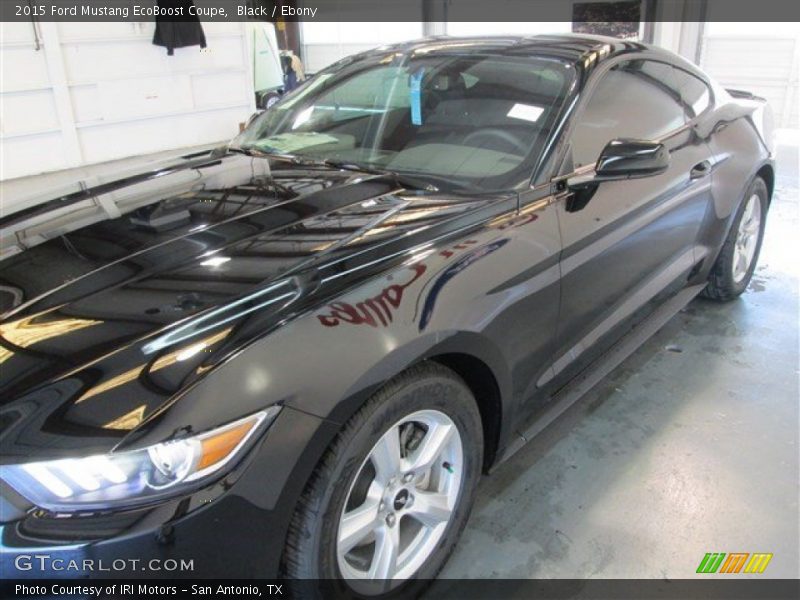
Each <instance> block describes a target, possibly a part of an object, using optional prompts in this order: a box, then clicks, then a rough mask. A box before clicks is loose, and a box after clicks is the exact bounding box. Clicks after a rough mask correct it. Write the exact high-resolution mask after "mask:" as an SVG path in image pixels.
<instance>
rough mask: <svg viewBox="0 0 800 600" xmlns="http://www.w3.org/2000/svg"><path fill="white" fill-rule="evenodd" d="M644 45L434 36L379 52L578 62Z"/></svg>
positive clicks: (576, 37) (568, 38)
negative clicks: (552, 58) (558, 57)
mask: <svg viewBox="0 0 800 600" xmlns="http://www.w3.org/2000/svg"><path fill="white" fill-rule="evenodd" d="M646 48H648V47H647V46H646V45H645V44H642V43H640V42H635V41H631V40H621V39H618V38H612V37H606V36H601V35H587V34H567V33H564V34H553V35H532V36H519V35H497V36H471V37H467V36H462V37H450V36H433V37H428V38H423V39H420V40H414V41H410V42H402V43H399V44H393V45H391V46H384V47H382V48H380V50H394V51H397V52H418V53H425V54H434V53H439V52H441V53H445V54H449V53H452V52H453V51H463V52H464V53H469V52H475V51H477V52H481V51H490V52H495V53H498V54H513V55H522V56H525V55H527V56H537V55H541V54H547V55H553V54H556V55H561V56H563V57H564V58H566V59H571V60H573V61H578V60H580V59H581V58H583V57H584V56H585V55H587V54H589V53H591V52H596V51H598V50H601V49H605V54H607V55H613V54H618V53H620V52H623V51H634V50H644V49H646Z"/></svg>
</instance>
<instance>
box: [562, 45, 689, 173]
mask: <svg viewBox="0 0 800 600" xmlns="http://www.w3.org/2000/svg"><path fill="white" fill-rule="evenodd" d="M685 122H686V116H685V114H684V110H683V107H682V106H681V95H680V91H679V89H678V82H677V79H676V77H675V69H673V67H671V66H670V65H668V64H666V63H661V62H657V61H650V60H632V61H627V62H624V63H621V64H619V65H617V66H616V67H614V68H613V69H611V70H610V71H608V72H607V73H606V74H605V75H604V76H603V79H602V80H601V81H600V82H599V84H598V85H597V87H596V88H595V89H594V91H593V92H592V95H591V97H590V98H589V102H588V104H587V105H586V108H585V109H584V111H583V113H582V114H581V115H580V116H579V121H578V124H577V126H576V127H575V130H574V133H573V137H572V146H571V147H572V160H573V164H574V166H575V167H579V166H582V165H587V164H593V163H595V162H596V161H597V159H598V157H599V156H600V152H601V151H602V150H603V148H604V147H605V145H606V144H607V143H608V142H610V141H611V140H613V139H616V138H637V139H647V140H650V139H657V138H659V137H661V136H663V135H665V134H667V133H669V132H670V131H672V130H674V129H677V128H678V127H680V126H682V125H683V124H684V123H685Z"/></svg>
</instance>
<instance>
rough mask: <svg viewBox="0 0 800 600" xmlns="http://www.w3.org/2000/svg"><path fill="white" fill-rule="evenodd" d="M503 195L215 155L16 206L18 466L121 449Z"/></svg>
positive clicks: (9, 271)
mask: <svg viewBox="0 0 800 600" xmlns="http://www.w3.org/2000/svg"><path fill="white" fill-rule="evenodd" d="M492 200H496V198H481V199H475V198H465V197H453V196H449V197H448V196H447V195H441V194H433V193H423V192H415V191H409V190H405V189H402V188H401V187H399V186H398V184H397V183H396V182H395V181H394V180H393V179H392V178H391V177H386V176H376V175H370V174H367V173H360V172H353V171H344V170H337V169H331V168H326V167H316V166H303V165H299V164H294V163H291V162H287V161H285V160H277V159H267V158H260V157H250V156H245V155H241V154H231V153H225V152H210V153H205V154H201V155H200V156H194V157H189V158H183V159H180V160H178V161H172V162H167V163H163V164H153V168H151V169H150V170H148V171H147V172H142V173H136V174H133V175H130V176H128V177H125V178H123V179H119V180H115V181H111V182H109V183H105V184H102V185H100V186H97V187H95V188H91V189H86V190H82V191H80V192H76V193H72V194H66V195H61V196H57V197H51V198H48V197H44V198H41V199H40V200H39V201H37V202H36V203H34V204H33V206H31V207H30V208H26V209H25V210H22V211H19V212H16V213H13V214H11V215H8V216H5V217H4V218H3V219H2V221H0V227H2V232H3V233H2V256H3V259H2V261H0V286H1V287H0V310H2V313H3V317H2V321H1V322H0V370H1V371H2V382H1V383H0V398H1V399H2V400H0V402H2V405H0V455H2V460H3V461H6V462H8V461H14V460H16V459H19V458H20V457H25V458H26V459H28V460H30V459H31V458H32V457H34V456H36V455H42V456H48V457H51V456H61V455H70V454H74V453H75V451H76V449H80V452H81V453H87V452H90V451H107V450H108V449H110V448H113V446H114V445H115V444H116V443H118V442H119V440H120V439H121V438H122V437H124V435H126V434H127V433H129V432H130V431H131V430H133V429H135V428H137V427H138V426H139V425H141V424H142V423H143V422H145V421H146V420H147V419H148V418H149V417H150V416H151V415H153V414H154V413H155V412H156V411H158V409H159V408H160V407H162V406H164V405H165V404H166V403H168V402H170V401H171V400H172V399H174V398H175V397H176V396H177V395H179V393H180V392H181V391H182V390H185V389H186V388H187V387H188V386H190V385H192V384H193V383H194V382H196V381H197V379H198V378H200V377H203V376H204V375H205V374H206V373H207V372H209V371H211V370H213V368H214V367H215V366H217V365H219V364H221V363H222V362H223V361H224V360H226V359H227V358H228V357H230V356H231V355H232V354H233V353H234V352H235V351H237V350H238V349H241V348H242V347H243V345H245V344H246V343H248V342H249V341H251V340H252V339H255V338H257V337H260V336H263V335H264V334H265V332H268V331H269V330H270V328H271V327H275V326H277V324H278V323H280V322H285V321H286V320H287V319H288V318H289V317H290V316H291V315H292V314H299V313H300V312H302V311H303V310H308V308H309V307H313V306H314V305H315V303H318V302H321V301H322V300H324V299H325V298H329V297H330V295H331V294H334V293H336V290H337V289H338V290H341V289H342V288H343V287H346V286H347V285H348V281H350V283H349V284H350V285H352V284H353V281H355V279H357V278H358V277H364V276H367V275H368V274H369V272H370V271H369V269H361V268H360V267H359V265H366V264H374V263H375V262H376V257H379V258H380V261H383V260H389V259H391V257H392V256H399V255H400V254H401V253H402V252H401V251H402V249H403V247H405V248H406V249H407V247H408V244H410V243H413V239H419V235H420V233H422V235H423V236H424V235H425V231H432V230H433V228H435V227H436V226H437V225H439V224H441V223H445V222H452V221H453V220H454V219H455V220H457V219H459V218H461V216H463V215H465V214H468V213H470V212H472V211H473V210H476V209H478V208H480V207H481V206H483V205H485V204H486V203H487V202H491V201H492ZM412 231H413V232H414V234H415V235H413V236H409V235H408V234H409V233H410V232H412ZM411 238H413V239H411ZM398 243H400V245H398ZM380 261H378V262H380ZM351 273H353V275H352V276H351V275H350V274H351ZM354 278H355V279H354ZM329 280H330V281H331V282H332V283H331V284H330V285H324V284H326V282H328V281H329ZM333 283H335V285H333Z"/></svg>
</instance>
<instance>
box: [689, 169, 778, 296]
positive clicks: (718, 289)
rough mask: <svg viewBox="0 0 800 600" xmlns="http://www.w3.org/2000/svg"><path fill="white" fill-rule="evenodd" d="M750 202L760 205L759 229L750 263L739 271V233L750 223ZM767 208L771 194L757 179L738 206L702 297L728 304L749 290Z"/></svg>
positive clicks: (759, 250) (761, 181)
mask: <svg viewBox="0 0 800 600" xmlns="http://www.w3.org/2000/svg"><path fill="white" fill-rule="evenodd" d="M751 202H752V203H756V204H757V205H758V206H757V210H758V216H759V221H758V228H757V231H755V232H753V235H754V236H755V237H754V238H753V239H752V240H751V241H752V243H753V248H752V254H751V255H750V258H749V259H748V261H747V265H746V267H745V268H741V267H739V268H738V269H737V268H736V265H737V264H739V258H740V256H742V254H741V253H739V252H737V240H741V238H740V231H741V226H742V225H743V221H744V224H745V225H746V224H747V221H745V219H746V218H747V217H746V215H751V213H750V212H749V208H750V207H749V205H750V203H751ZM768 206H769V191H768V190H767V184H766V183H765V182H764V180H763V179H761V178H760V177H756V178H755V179H754V180H753V183H751V184H750V187H749V188H748V189H747V193H746V194H745V196H744V199H743V200H742V202H741V203H740V205H739V209H738V210H737V212H736V216H735V218H734V220H733V224H732V225H731V230H730V231H729V232H728V237H726V238H725V242H724V243H723V245H722V250H720V253H719V256H718V257H717V261H716V262H715V263H714V267H713V268H712V269H711V273H710V274H709V276H708V285H706V287H705V289H704V290H703V292H702V295H703V296H705V297H706V298H710V299H711V300H716V301H717V302H729V301H731V300H734V299H736V298H738V297H739V296H740V295H741V294H742V293H743V292H744V291H745V290H746V289H747V286H748V284H749V283H750V278H751V277H752V276H753V271H755V268H756V264H757V263H758V255H759V253H760V252H761V242H762V241H763V239H764V225H765V224H766V221H767V219H766V217H767V208H768ZM740 247H742V246H740ZM745 254H747V253H745Z"/></svg>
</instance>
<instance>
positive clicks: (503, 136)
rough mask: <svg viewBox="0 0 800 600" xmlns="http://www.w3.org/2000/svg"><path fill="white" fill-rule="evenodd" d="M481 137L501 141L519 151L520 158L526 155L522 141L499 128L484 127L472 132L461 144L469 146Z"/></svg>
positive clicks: (526, 151) (526, 148)
mask: <svg viewBox="0 0 800 600" xmlns="http://www.w3.org/2000/svg"><path fill="white" fill-rule="evenodd" d="M482 137H489V138H495V139H499V140H502V141H503V142H505V143H506V144H508V145H510V146H513V147H514V148H515V149H516V150H519V153H520V154H521V155H522V156H525V155H526V154H527V153H528V147H527V146H526V145H525V144H524V143H523V141H522V140H520V139H519V138H518V137H517V136H515V135H514V134H513V133H510V132H508V131H506V130H505V129H500V128H499V127H486V128H484V129H478V130H477V131H473V132H472V133H470V134H468V135H467V136H466V137H465V138H464V140H463V144H464V145H470V142H472V143H475V140H477V139H480V138H482Z"/></svg>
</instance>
